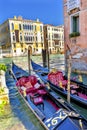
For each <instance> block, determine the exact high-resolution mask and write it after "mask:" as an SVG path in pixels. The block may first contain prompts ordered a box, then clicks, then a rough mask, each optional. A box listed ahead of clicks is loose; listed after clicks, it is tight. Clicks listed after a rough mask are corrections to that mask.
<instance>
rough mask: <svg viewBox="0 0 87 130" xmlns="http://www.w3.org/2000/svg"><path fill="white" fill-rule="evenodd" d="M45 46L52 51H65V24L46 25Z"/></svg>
mask: <svg viewBox="0 0 87 130" xmlns="http://www.w3.org/2000/svg"><path fill="white" fill-rule="evenodd" d="M44 47H45V48H46V49H47V50H49V52H50V53H64V26H53V25H49V24H46V25H44ZM48 47H49V49H48Z"/></svg>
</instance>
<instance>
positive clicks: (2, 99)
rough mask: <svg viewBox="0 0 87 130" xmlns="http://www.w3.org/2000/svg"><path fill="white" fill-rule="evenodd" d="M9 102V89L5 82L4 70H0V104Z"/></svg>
mask: <svg viewBox="0 0 87 130" xmlns="http://www.w3.org/2000/svg"><path fill="white" fill-rule="evenodd" d="M1 104H9V91H8V88H7V86H6V82H5V72H4V71H2V70H1V71H0V105H1Z"/></svg>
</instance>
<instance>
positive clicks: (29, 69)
mask: <svg viewBox="0 0 87 130" xmlns="http://www.w3.org/2000/svg"><path fill="white" fill-rule="evenodd" d="M28 71H29V74H31V68H30V48H29V46H28Z"/></svg>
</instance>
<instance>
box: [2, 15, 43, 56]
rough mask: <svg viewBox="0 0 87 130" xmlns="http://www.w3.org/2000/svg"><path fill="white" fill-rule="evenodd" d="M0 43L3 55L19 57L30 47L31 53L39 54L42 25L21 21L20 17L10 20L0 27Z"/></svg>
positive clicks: (37, 22) (41, 46)
mask: <svg viewBox="0 0 87 130" xmlns="http://www.w3.org/2000/svg"><path fill="white" fill-rule="evenodd" d="M0 41H1V42H3V43H4V45H2V51H3V53H4V54H5V53H6V54H12V55H21V54H24V53H26V52H27V47H28V46H30V48H31V53H41V51H42V49H43V47H44V38H43V23H41V22H40V21H39V20H38V19H37V20H36V21H33V20H27V19H23V18H22V17H21V16H19V17H18V18H17V17H14V18H10V19H8V20H7V21H5V22H4V23H3V24H1V25H0Z"/></svg>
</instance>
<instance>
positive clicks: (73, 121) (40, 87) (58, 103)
mask: <svg viewBox="0 0 87 130" xmlns="http://www.w3.org/2000/svg"><path fill="white" fill-rule="evenodd" d="M15 68H16V69H15ZM21 72H22V75H23V76H21ZM17 73H18V77H17ZM9 74H10V75H11V76H12V77H13V79H14V82H15V84H16V86H17V88H18V92H19V93H20V95H21V96H22V98H23V99H24V101H25V102H26V104H27V105H28V107H29V108H30V109H31V110H32V112H33V113H34V114H35V116H36V117H37V118H38V120H39V121H40V123H41V124H42V125H43V127H44V128H45V129H46V130H61V129H62V130H66V129H71V130H82V129H84V130H85V129H87V120H86V119H85V118H84V117H83V116H82V115H80V114H79V113H78V112H77V111H76V110H75V109H74V108H73V107H72V106H71V105H70V104H68V103H67V102H65V101H64V100H63V99H62V98H60V96H58V95H57V94H56V93H55V92H54V91H52V90H51V89H49V88H48V87H47V86H45V85H44V84H43V83H41V82H40V81H39V80H38V79H37V77H36V76H35V75H28V76H27V75H26V73H25V72H24V70H23V71H22V69H21V68H20V67H18V66H17V65H15V64H14V63H12V70H11V71H10V73H9ZM19 75H20V76H19Z"/></svg>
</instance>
